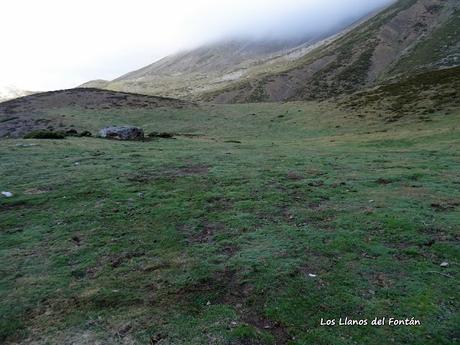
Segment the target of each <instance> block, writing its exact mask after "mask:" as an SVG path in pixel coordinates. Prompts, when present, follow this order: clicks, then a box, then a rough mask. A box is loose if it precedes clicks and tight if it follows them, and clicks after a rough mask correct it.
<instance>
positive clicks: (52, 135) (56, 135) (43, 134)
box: [24, 130, 65, 139]
mask: <svg viewBox="0 0 460 345" xmlns="http://www.w3.org/2000/svg"><path fill="white" fill-rule="evenodd" d="M24 139H65V135H64V134H63V133H61V132H52V131H47V130H39V131H33V132H30V133H28V134H26V135H25V136H24Z"/></svg>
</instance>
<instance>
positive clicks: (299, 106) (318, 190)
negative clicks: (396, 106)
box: [0, 103, 460, 345]
mask: <svg viewBox="0 0 460 345" xmlns="http://www.w3.org/2000/svg"><path fill="white" fill-rule="evenodd" d="M62 115H65V116H62ZM359 115H360V114H359V113H351V112H345V111H341V110H338V109H336V108H335V107H334V106H333V105H332V104H328V103H324V104H315V103H286V104H258V105H255V104H251V105H226V106H224V105H222V106H221V105H219V106H217V105H216V106H211V105H208V106H198V107H191V108H184V109H176V110H171V109H166V108H165V109H158V110H155V111H144V110H136V109H128V108H127V109H122V110H120V109H119V110H109V109H107V110H104V111H91V110H83V109H78V108H67V109H58V110H54V111H52V112H50V113H48V114H45V115H43V116H44V117H45V118H46V117H48V118H53V119H58V118H59V119H60V121H62V122H63V123H64V124H65V125H75V127H76V128H82V129H88V130H91V131H93V133H95V131H96V130H97V129H98V128H101V127H104V126H107V125H111V124H130V125H139V126H142V127H143V128H144V129H145V131H146V132H147V133H148V132H149V131H159V132H162V131H167V132H175V133H178V135H177V136H176V139H160V140H155V141H147V142H118V141H109V140H104V139H97V138H67V139H64V140H24V139H14V140H13V139H8V140H1V141H0V159H1V163H0V189H1V191H10V192H12V193H13V194H14V195H13V197H11V198H6V197H1V198H0V279H1V280H0V318H1V319H0V342H2V343H6V344H15V343H16V344H88V345H89V344H152V345H153V344H159V345H166V344H171V345H172V344H174V345H202V344H216V345H221V344H222V345H224V344H238V345H255V344H267V345H268V344H272V345H275V344H286V345H287V344H290V345H300V344H314V345H320V344H324V345H342V344H343V345H345V344H347V345H348V344H349V345H351V344H359V345H361V344H433V345H440V344H453V343H455V341H459V338H460V332H459V324H460V318H459V314H458V310H459V305H458V297H459V294H458V286H459V281H458V264H459V245H458V244H459V236H460V231H459V230H460V229H459V227H460V212H459V210H460V127H459V123H460V122H459V120H460V112H459V111H454V112H450V113H449V114H448V115H444V114H441V113H433V114H430V115H429V116H430V121H426V118H425V120H421V119H419V118H418V117H411V116H410V115H408V116H405V117H403V118H401V119H399V120H398V121H396V122H388V121H384V119H382V118H380V117H378V116H372V115H366V116H365V117H362V116H359ZM442 262H448V264H449V265H448V267H440V264H441V263H442ZM345 317H348V318H352V319H365V318H367V319H369V320H372V319H373V318H375V317H379V318H381V317H387V319H388V318H389V317H394V318H397V319H405V318H409V319H410V318H414V319H418V320H420V322H421V325H419V326H389V325H385V326H380V327H376V326H370V325H367V326H349V327H347V326H339V325H336V326H321V325H320V321H321V318H323V319H336V320H338V319H339V318H345ZM369 322H370V321H369Z"/></svg>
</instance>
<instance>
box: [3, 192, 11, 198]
mask: <svg viewBox="0 0 460 345" xmlns="http://www.w3.org/2000/svg"><path fill="white" fill-rule="evenodd" d="M1 194H2V195H3V196H5V197H7V198H11V197H12V196H13V193H11V192H2V193H1Z"/></svg>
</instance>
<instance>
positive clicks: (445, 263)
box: [439, 261, 449, 268]
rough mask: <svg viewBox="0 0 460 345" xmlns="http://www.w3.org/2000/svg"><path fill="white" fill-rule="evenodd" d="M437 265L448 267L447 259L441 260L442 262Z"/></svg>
mask: <svg viewBox="0 0 460 345" xmlns="http://www.w3.org/2000/svg"><path fill="white" fill-rule="evenodd" d="M439 266H441V267H443V268H445V267H449V263H448V262H447V261H443V262H441V264H440V265H439Z"/></svg>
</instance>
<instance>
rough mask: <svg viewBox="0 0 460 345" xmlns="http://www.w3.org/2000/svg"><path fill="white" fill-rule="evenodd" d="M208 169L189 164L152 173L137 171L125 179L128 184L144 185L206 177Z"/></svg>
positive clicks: (201, 165)
mask: <svg viewBox="0 0 460 345" xmlns="http://www.w3.org/2000/svg"><path fill="white" fill-rule="evenodd" d="M209 169H210V167H209V166H208V165H204V164H190V165H186V166H183V167H179V168H164V169H160V170H154V171H139V172H136V173H133V174H127V175H125V176H126V179H127V180H128V181H130V182H135V183H140V184H145V183H150V182H153V181H155V180H158V179H171V180H173V179H176V178H179V177H189V176H206V175H208V173H209Z"/></svg>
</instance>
